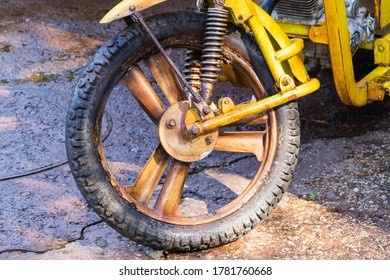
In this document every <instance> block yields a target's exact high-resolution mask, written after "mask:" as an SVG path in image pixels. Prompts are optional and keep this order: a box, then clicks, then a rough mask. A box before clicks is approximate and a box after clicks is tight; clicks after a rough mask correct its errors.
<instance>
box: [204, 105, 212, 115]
mask: <svg viewBox="0 0 390 280" xmlns="http://www.w3.org/2000/svg"><path fill="white" fill-rule="evenodd" d="M212 111H213V110H211V108H210V107H209V106H207V107H204V108H203V114H205V115H208V114H210V113H211V112H212Z"/></svg>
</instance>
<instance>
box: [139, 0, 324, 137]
mask: <svg viewBox="0 0 390 280" xmlns="http://www.w3.org/2000/svg"><path fill="white" fill-rule="evenodd" d="M200 2H201V3H202V4H203V6H202V8H203V9H205V8H207V13H208V20H207V24H206V31H205V40H204V48H203V53H202V55H201V59H200V71H199V69H198V68H199V63H198V62H199V58H194V60H193V61H192V60H191V57H190V58H188V59H187V62H188V63H187V65H190V68H187V69H186V72H185V73H189V74H190V75H189V76H188V75H186V76H184V75H183V74H182V73H181V72H180V71H179V70H178V69H177V67H176V66H175V65H174V63H173V62H172V61H171V59H170V58H169V56H168V55H167V54H166V52H165V51H164V49H163V47H162V46H161V44H160V43H159V42H158V40H157V39H156V38H155V36H154V35H153V33H152V32H151V30H150V28H149V27H148V26H147V24H146V22H145V21H144V19H143V18H142V16H141V14H140V13H138V12H136V11H135V12H134V13H133V14H132V18H133V20H135V21H137V22H139V23H140V24H141V25H142V26H143V28H144V29H145V31H146V32H147V33H148V34H149V36H150V37H151V38H152V39H153V41H154V43H155V44H156V45H157V47H158V48H159V50H160V51H161V53H162V54H163V55H164V56H165V58H166V59H167V61H168V62H169V63H170V65H171V66H172V69H173V70H174V71H175V73H176V74H177V76H178V78H179V80H180V81H181V82H182V83H183V84H184V88H185V90H186V92H187V94H188V95H189V96H190V98H191V101H192V104H193V105H194V106H195V107H196V108H197V109H198V111H199V115H200V117H201V121H197V122H196V123H193V124H189V125H188V127H187V129H188V131H189V132H190V134H192V135H193V136H200V135H202V134H204V133H208V132H211V131H214V130H217V129H218V128H221V127H223V126H226V125H229V124H232V123H235V122H237V121H239V120H241V119H243V118H247V117H250V116H252V115H254V114H259V113H261V112H263V111H266V110H269V109H272V108H274V107H276V106H280V105H282V104H285V103H287V102H290V101H292V100H295V99H297V98H300V97H302V96H305V95H307V94H310V93H312V92H314V91H316V90H317V89H318V88H319V87H320V83H319V81H318V80H317V79H310V77H309V75H308V74H307V71H306V69H305V66H304V64H303V62H302V60H301V58H300V56H299V54H300V52H301V51H302V49H303V41H302V39H293V40H290V39H289V38H288V37H287V35H286V34H285V33H284V32H283V30H282V29H281V28H280V27H279V25H278V24H277V23H276V22H275V21H274V20H273V19H272V18H271V17H270V16H269V15H268V14H267V13H266V12H265V11H264V10H262V9H261V8H260V7H258V6H257V5H256V4H255V3H253V2H252V1H251V0H244V1H234V0H213V1H208V2H205V1H200ZM205 3H207V4H208V6H207V7H205V6H204V4H205ZM229 15H231V18H232V20H233V22H234V23H235V24H236V25H240V26H242V27H243V28H245V29H246V30H248V31H252V32H253V35H254V38H255V40H256V42H257V43H258V45H259V47H260V50H261V51H262V53H263V56H264V58H265V60H266V62H267V65H268V67H269V69H270V71H271V73H272V75H273V77H274V80H275V86H276V88H278V90H279V93H278V94H276V95H273V96H270V97H267V98H265V99H262V100H260V101H257V102H253V103H250V104H247V105H244V106H239V107H237V108H233V109H232V110H229V112H228V113H222V114H219V115H218V116H217V117H214V113H213V111H212V109H211V100H212V96H213V93H214V89H215V84H216V83H217V81H218V77H219V72H220V71H221V68H222V65H223V55H222V46H223V40H224V36H225V35H226V30H227V23H228V19H229ZM272 40H274V41H275V42H276V44H277V48H278V50H275V47H274V42H273V41H272ZM193 54H194V53H192V54H190V55H193ZM285 61H286V62H287V64H288V65H289V67H288V69H287V70H286V67H285V66H284V62H285ZM196 65H198V66H196ZM287 72H288V73H287ZM196 73H197V74H200V75H199V77H200V87H199V83H197V82H199V81H197V80H196V79H195V78H194V77H195V76H196V75H194V74H196ZM196 78H198V77H196ZM295 81H297V82H299V83H300V85H299V86H296V83H295ZM194 85H198V87H196V86H194ZM199 91H200V93H199Z"/></svg>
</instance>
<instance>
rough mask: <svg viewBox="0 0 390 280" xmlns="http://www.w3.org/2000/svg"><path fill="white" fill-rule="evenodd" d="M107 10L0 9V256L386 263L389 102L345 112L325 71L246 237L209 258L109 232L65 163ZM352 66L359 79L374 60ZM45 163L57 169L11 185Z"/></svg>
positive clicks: (72, 4) (102, 6)
mask: <svg viewBox="0 0 390 280" xmlns="http://www.w3.org/2000/svg"><path fill="white" fill-rule="evenodd" d="M172 3H173V2H172ZM112 5H113V3H112V1H109V0H104V1H80V0H77V1H76V0H69V1H59V0H54V1H46V0H45V1H39V0H32V1H21V0H19V1H2V7H1V9H0V65H1V70H0V259H3V260H5V259H7V260H9V259H150V258H165V259H169V260H183V259H192V260H193V259H202V260H204V259H300V260H306V259H336V260H338V259H375V260H382V259H387V260H388V259H389V257H390V253H389V252H390V235H389V233H390V223H389V222H390V217H389V216H390V212H389V189H390V146H389V139H390V125H389V117H390V110H389V109H390V99H389V98H387V99H386V100H385V101H383V102H381V103H375V104H371V105H369V106H367V107H364V108H349V107H346V106H344V105H342V104H341V103H340V101H339V100H338V97H337V94H336V92H335V89H334V86H333V84H332V76H331V72H330V71H329V70H324V71H322V72H319V73H317V76H318V78H319V79H320V80H321V82H322V83H323V86H322V88H321V89H320V90H319V91H318V92H317V93H315V94H313V95H312V96H309V97H306V98H304V99H303V100H301V101H300V102H299V105H300V108H301V121H302V134H303V135H302V137H303V138H302V146H301V152H300V162H299V164H298V167H297V169H296V174H295V177H294V181H293V183H292V185H291V187H290V189H289V192H288V193H287V194H286V195H285V197H284V199H283V200H282V202H281V203H280V204H279V206H278V207H277V209H276V210H275V211H274V212H272V214H271V215H270V217H269V218H268V219H267V220H265V221H263V222H262V223H261V224H259V226H258V227H256V228H255V229H254V230H252V231H251V232H250V233H249V234H247V235H246V236H245V237H243V238H242V239H240V240H239V241H236V242H234V243H231V244H229V245H226V246H223V247H221V248H217V249H212V250H206V251H201V252H195V253H186V254H163V253H162V252H156V251H153V250H151V249H149V248H147V247H144V246H141V245H137V244H136V243H134V242H132V241H129V240H127V239H126V238H124V237H122V236H121V235H119V234H118V233H116V232H115V231H114V230H113V229H111V228H110V227H109V226H107V225H106V224H105V223H104V222H103V221H102V220H101V219H100V218H99V217H98V216H97V215H96V214H95V213H94V212H93V211H92V210H91V209H90V208H89V207H88V206H87V204H86V202H85V201H84V199H83V198H82V196H81V195H80V193H79V191H78V189H77V186H76V184H75V182H74V180H73V178H72V176H71V174H70V170H69V167H68V166H67V165H66V164H65V165H63V163H64V162H66V155H65V148H64V122H65V115H66V112H67V107H68V103H69V100H70V97H71V95H72V91H73V88H74V86H75V83H76V80H77V76H78V73H79V72H80V71H81V69H82V68H83V66H84V65H85V64H86V63H87V61H88V59H89V57H90V56H91V55H92V54H93V53H94V52H95V51H96V49H97V48H98V47H99V46H100V45H101V44H102V43H103V42H104V41H106V40H107V39H109V38H110V37H112V36H113V35H114V34H115V33H116V32H118V31H119V30H120V29H121V28H123V27H124V24H123V23H122V22H117V23H112V24H109V25H105V26H102V25H99V24H98V20H99V19H100V18H101V17H102V16H103V15H104V14H105V12H106V11H107V10H108V9H109V8H110V7H111V6H112ZM175 5H176V3H173V4H172V7H171V8H175V7H176V6H175ZM356 60H357V61H358V62H359V61H360V64H359V65H360V66H359V67H358V68H357V73H359V74H361V73H363V72H364V71H366V68H367V67H366V62H367V60H370V58H369V56H367V54H366V53H363V54H358V56H357V57H356ZM51 164H57V165H58V167H57V168H54V169H51V170H49V171H44V172H38V173H36V174H33V175H29V176H22V177H20V178H16V179H7V178H8V177H12V176H13V175H18V174H22V173H25V172H28V171H30V170H36V169H39V168H40V167H45V166H48V165H51ZM37 171H39V170H37Z"/></svg>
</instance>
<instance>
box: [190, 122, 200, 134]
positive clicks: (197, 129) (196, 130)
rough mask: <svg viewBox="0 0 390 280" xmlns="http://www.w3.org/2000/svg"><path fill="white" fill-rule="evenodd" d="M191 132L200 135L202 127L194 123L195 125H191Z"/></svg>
mask: <svg viewBox="0 0 390 280" xmlns="http://www.w3.org/2000/svg"><path fill="white" fill-rule="evenodd" d="M190 133H191V134H192V135H195V136H196V135H199V134H200V127H199V126H198V125H196V124H194V125H193V126H191V127H190Z"/></svg>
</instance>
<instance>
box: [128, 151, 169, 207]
mask: <svg viewBox="0 0 390 280" xmlns="http://www.w3.org/2000/svg"><path fill="white" fill-rule="evenodd" d="M169 159H170V156H169V155H168V154H167V153H166V152H165V151H164V149H163V148H162V147H161V145H159V146H158V147H157V149H156V150H155V151H154V152H153V154H152V156H151V157H150V158H149V160H148V162H147V163H146V164H145V166H144V168H143V170H142V171H141V174H140V175H139V176H138V179H137V180H136V182H135V183H134V185H133V186H131V187H128V188H126V193H128V194H129V195H131V196H132V197H133V198H134V199H135V200H137V201H138V202H139V203H141V204H144V205H148V204H149V201H150V199H151V198H152V195H153V193H154V192H155V190H156V188H157V186H158V183H159V182H160V179H161V177H162V175H163V173H164V170H165V169H166V168H167V165H168V162H169Z"/></svg>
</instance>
